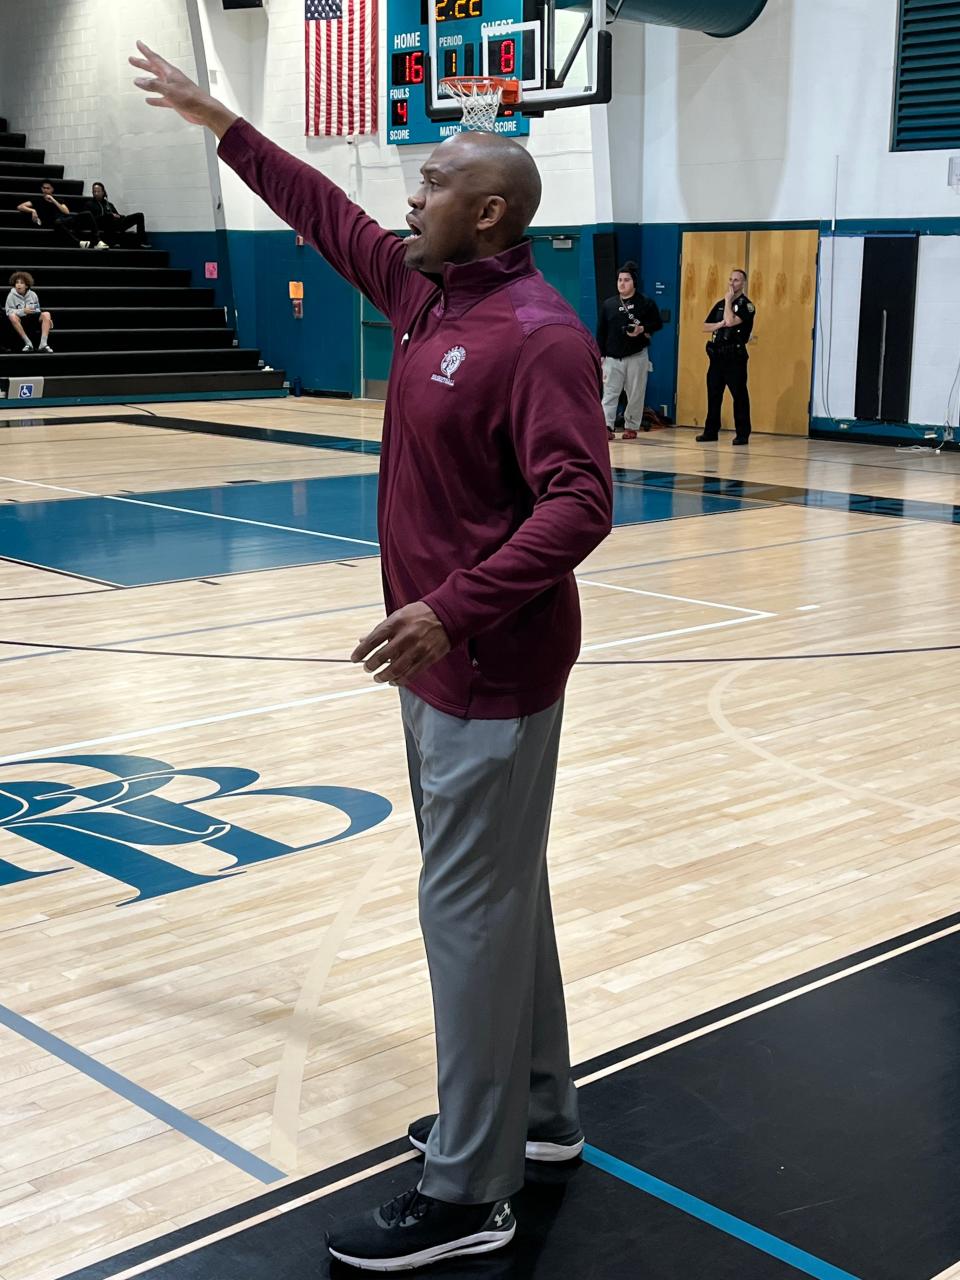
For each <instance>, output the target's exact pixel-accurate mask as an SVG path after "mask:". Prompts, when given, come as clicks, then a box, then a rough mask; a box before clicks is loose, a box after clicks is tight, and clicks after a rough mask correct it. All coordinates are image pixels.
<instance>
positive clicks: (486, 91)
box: [441, 79, 503, 133]
mask: <svg viewBox="0 0 960 1280" xmlns="http://www.w3.org/2000/svg"><path fill="white" fill-rule="evenodd" d="M441 85H442V88H443V91H444V93H446V94H447V95H448V96H450V97H452V98H456V99H457V101H458V102H459V103H460V110H461V112H462V113H463V127H464V128H465V129H470V130H473V131H474V132H475V133H493V132H494V130H495V128H496V123H497V113H498V112H499V110H500V99H501V97H502V96H503V86H502V85H501V84H500V83H499V81H497V80H484V79H475V80H470V79H459V80H456V79H454V80H443V81H441Z"/></svg>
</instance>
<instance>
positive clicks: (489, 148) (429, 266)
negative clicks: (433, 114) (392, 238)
mask: <svg viewBox="0 0 960 1280" xmlns="http://www.w3.org/2000/svg"><path fill="white" fill-rule="evenodd" d="M420 176H421V182H420V188H419V190H418V191H417V193H416V195H413V196H411V197H410V201H409V203H410V209H411V212H410V214H409V215H408V217H407V223H408V225H409V227H410V229H411V231H412V232H413V234H412V235H411V237H410V239H409V240H408V241H407V251H406V260H407V264H408V265H409V266H411V267H416V268H417V269H418V270H420V271H425V272H427V273H431V274H432V273H436V272H439V271H440V270H442V268H443V265H444V263H447V262H473V261H475V260H476V259H478V258H486V257H490V256H491V255H492V254H497V253H500V252H502V251H503V250H504V249H509V248H511V247H512V246H513V245H515V244H518V243H519V242H520V240H522V238H523V233H524V232H525V231H526V229H527V227H528V226H529V225H530V223H531V222H532V221H533V217H534V215H535V213H536V212H537V209H538V207H539V205H540V174H539V173H538V172H537V166H536V165H535V164H534V162H533V160H532V159H531V158H530V156H529V155H528V154H527V152H526V151H525V150H524V149H523V147H521V146H518V144H517V143H516V142H514V141H512V140H511V139H510V138H503V137H500V136H499V135H498V134H493V133H458V134H454V135H453V136H452V137H450V138H447V139H446V141H445V142H441V144H440V145H439V146H438V147H436V148H435V149H434V151H433V152H432V153H431V155H430V157H429V159H428V160H427V161H426V162H425V163H424V165H423V168H422V169H421V170H420Z"/></svg>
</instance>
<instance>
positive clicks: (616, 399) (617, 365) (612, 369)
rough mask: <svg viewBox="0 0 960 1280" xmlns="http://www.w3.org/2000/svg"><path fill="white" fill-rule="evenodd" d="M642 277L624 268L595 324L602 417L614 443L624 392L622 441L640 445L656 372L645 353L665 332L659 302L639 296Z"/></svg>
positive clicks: (629, 265)
mask: <svg viewBox="0 0 960 1280" xmlns="http://www.w3.org/2000/svg"><path fill="white" fill-rule="evenodd" d="M638 273H639V267H638V266H637V264H636V263H635V262H625V263H624V264H623V266H622V267H621V268H620V271H619V274H618V275H617V296H616V297H615V298H608V299H607V300H606V302H605V303H604V304H603V306H602V307H601V308H600V319H599V322H598V324H597V344H598V346H599V347H600V354H601V355H602V356H603V416H604V417H605V418H606V420H607V433H608V434H609V436H610V438H611V439H613V438H614V437H615V435H616V429H615V424H616V420H617V406H618V405H619V403H620V393H621V392H622V391H626V394H627V409H626V413H625V415H624V430H623V438H624V440H636V438H637V432H638V431H639V430H640V429H641V428H642V426H643V407H644V398H645V396H646V393H647V377H648V375H649V373H650V370H651V368H652V365H651V364H650V356H649V353H648V351H647V348H648V347H649V346H650V336H651V334H654V333H656V332H657V330H658V329H662V328H663V321H662V320H661V319H660V311H659V309H658V307H657V305H656V303H655V302H652V301H651V300H650V298H645V297H644V296H643V294H642V293H641V292H640V289H639V282H638Z"/></svg>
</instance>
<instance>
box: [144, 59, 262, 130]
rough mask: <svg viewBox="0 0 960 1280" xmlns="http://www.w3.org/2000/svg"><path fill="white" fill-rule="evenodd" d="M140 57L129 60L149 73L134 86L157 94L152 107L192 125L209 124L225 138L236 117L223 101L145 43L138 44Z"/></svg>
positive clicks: (153, 98) (149, 104) (149, 103)
mask: <svg viewBox="0 0 960 1280" xmlns="http://www.w3.org/2000/svg"><path fill="white" fill-rule="evenodd" d="M137 48H138V49H139V50H140V53H141V55H142V56H141V57H139V58H130V60H129V61H130V65H131V66H132V67H137V68H139V69H140V70H141V71H146V72H148V74H147V75H145V76H138V77H137V79H136V80H135V81H134V84H135V85H136V86H137V88H138V89H143V90H144V92H145V93H151V94H153V95H154V97H152V98H148V99H147V105H148V106H151V107H167V108H168V109H170V110H171V111H176V113H177V115H179V116H182V117H183V119H184V120H186V121H187V122H188V123H189V124H202V125H208V126H209V127H210V128H211V129H213V131H214V132H215V133H216V134H218V136H220V137H223V135H224V134H225V133H226V131H227V129H229V128H230V125H231V124H233V122H234V120H236V118H237V117H236V115H234V113H233V112H232V111H228V110H227V108H226V107H225V106H224V105H223V103H222V102H218V101H217V100H216V98H211V97H210V95H209V94H208V93H204V92H203V90H202V89H201V88H200V86H199V85H198V84H194V82H193V81H192V80H191V79H190V77H189V76H186V75H184V73H183V72H182V71H181V70H180V68H179V67H175V66H174V65H173V63H172V62H168V61H167V60H166V58H161V56H160V54H159V53H155V52H154V51H153V49H151V48H150V47H149V45H146V44H144V42H143V41H142V40H138V41H137Z"/></svg>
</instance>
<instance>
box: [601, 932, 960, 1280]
mask: <svg viewBox="0 0 960 1280" xmlns="http://www.w3.org/2000/svg"><path fill="white" fill-rule="evenodd" d="M953 933H960V924H954V925H951V926H950V928H949V929H942V930H941V931H940V932H939V933H931V934H930V935H929V936H927V937H926V938H918V939H917V940H916V941H914V942H908V943H906V945H905V946H902V947H896V948H894V949H893V950H891V951H884V952H883V953H882V955H879V956H874V958H873V959H872V960H863V961H861V963H860V964H854V965H851V966H850V968H849V969H841V970H840V971H839V972H838V973H832V974H830V976H829V977H827V978H818V979H817V981H816V982H808V983H807V984H806V986H803V987H797V989H796V990H795V991H788V992H787V993H786V994H785V995H782V996H775V997H774V998H773V999H772V1000H764V1001H763V1003H762V1004H757V1005H753V1006H752V1007H751V1008H750V1009H744V1010H743V1012H742V1013H734V1014H731V1016H730V1017H729V1018H720V1019H718V1021H716V1022H712V1023H710V1025H709V1026H706V1027H701V1028H700V1029H699V1030H697V1031H690V1032H688V1033H687V1034H686V1035H685V1036H678V1037H677V1038H676V1040H668V1041H667V1043H666V1044H661V1045H657V1047H656V1048H654V1049H647V1050H646V1051H645V1052H644V1053H638V1054H635V1055H634V1056H633V1057H632V1058H625V1059H624V1060H623V1061H622V1062H615V1063H614V1064H613V1065H612V1066H609V1067H603V1068H601V1070H599V1071H595V1072H594V1073H593V1074H592V1075H589V1076H582V1077H580V1078H578V1079H577V1086H578V1088H579V1087H582V1086H583V1085H585V1084H593V1082H594V1081H595V1080H603V1079H604V1077H605V1076H612V1075H615V1074H616V1072H618V1071H625V1070H626V1069H627V1067H634V1066H636V1065H637V1063H638V1062H646V1061H647V1059H648V1058H657V1057H659V1056H660V1054H662V1053H669V1051H670V1050H671V1049H676V1048H678V1047H679V1046H680V1045H682V1044H689V1043H690V1042H691V1041H692V1040H701V1039H702V1038H703V1037H704V1036H708V1035H710V1034H711V1032H713V1031H719V1030H720V1029H721V1028H722V1027H732V1026H733V1025H734V1023H737V1022H744V1021H745V1020H746V1019H747V1018H752V1017H753V1016H754V1015H755V1014H757V1013H764V1012H765V1011H766V1010H767V1009H775V1008H776V1007H777V1005H781V1004H787V1003H788V1002H789V1001H791V1000H796V999H797V998H798V997H799V996H805V995H809V994H810V992H811V991H819V990H820V989H821V987H829V986H830V985H831V984H832V983H834V982H839V981H840V979H841V978H849V977H852V976H853V974H855V973H863V971H864V970H865V969H873V968H875V967H876V966H877V965H878V964H883V963H884V961H885V960H892V959H893V958H894V957H895V956H902V955H906V953H907V952H908V951H917V950H918V949H919V948H920V947H925V946H926V945H927V944H928V943H930V942H939V940H940V939H941V938H948V937H950V935H951V934H953ZM948 1274H949V1273H948ZM938 1280H939V1278H938Z"/></svg>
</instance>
